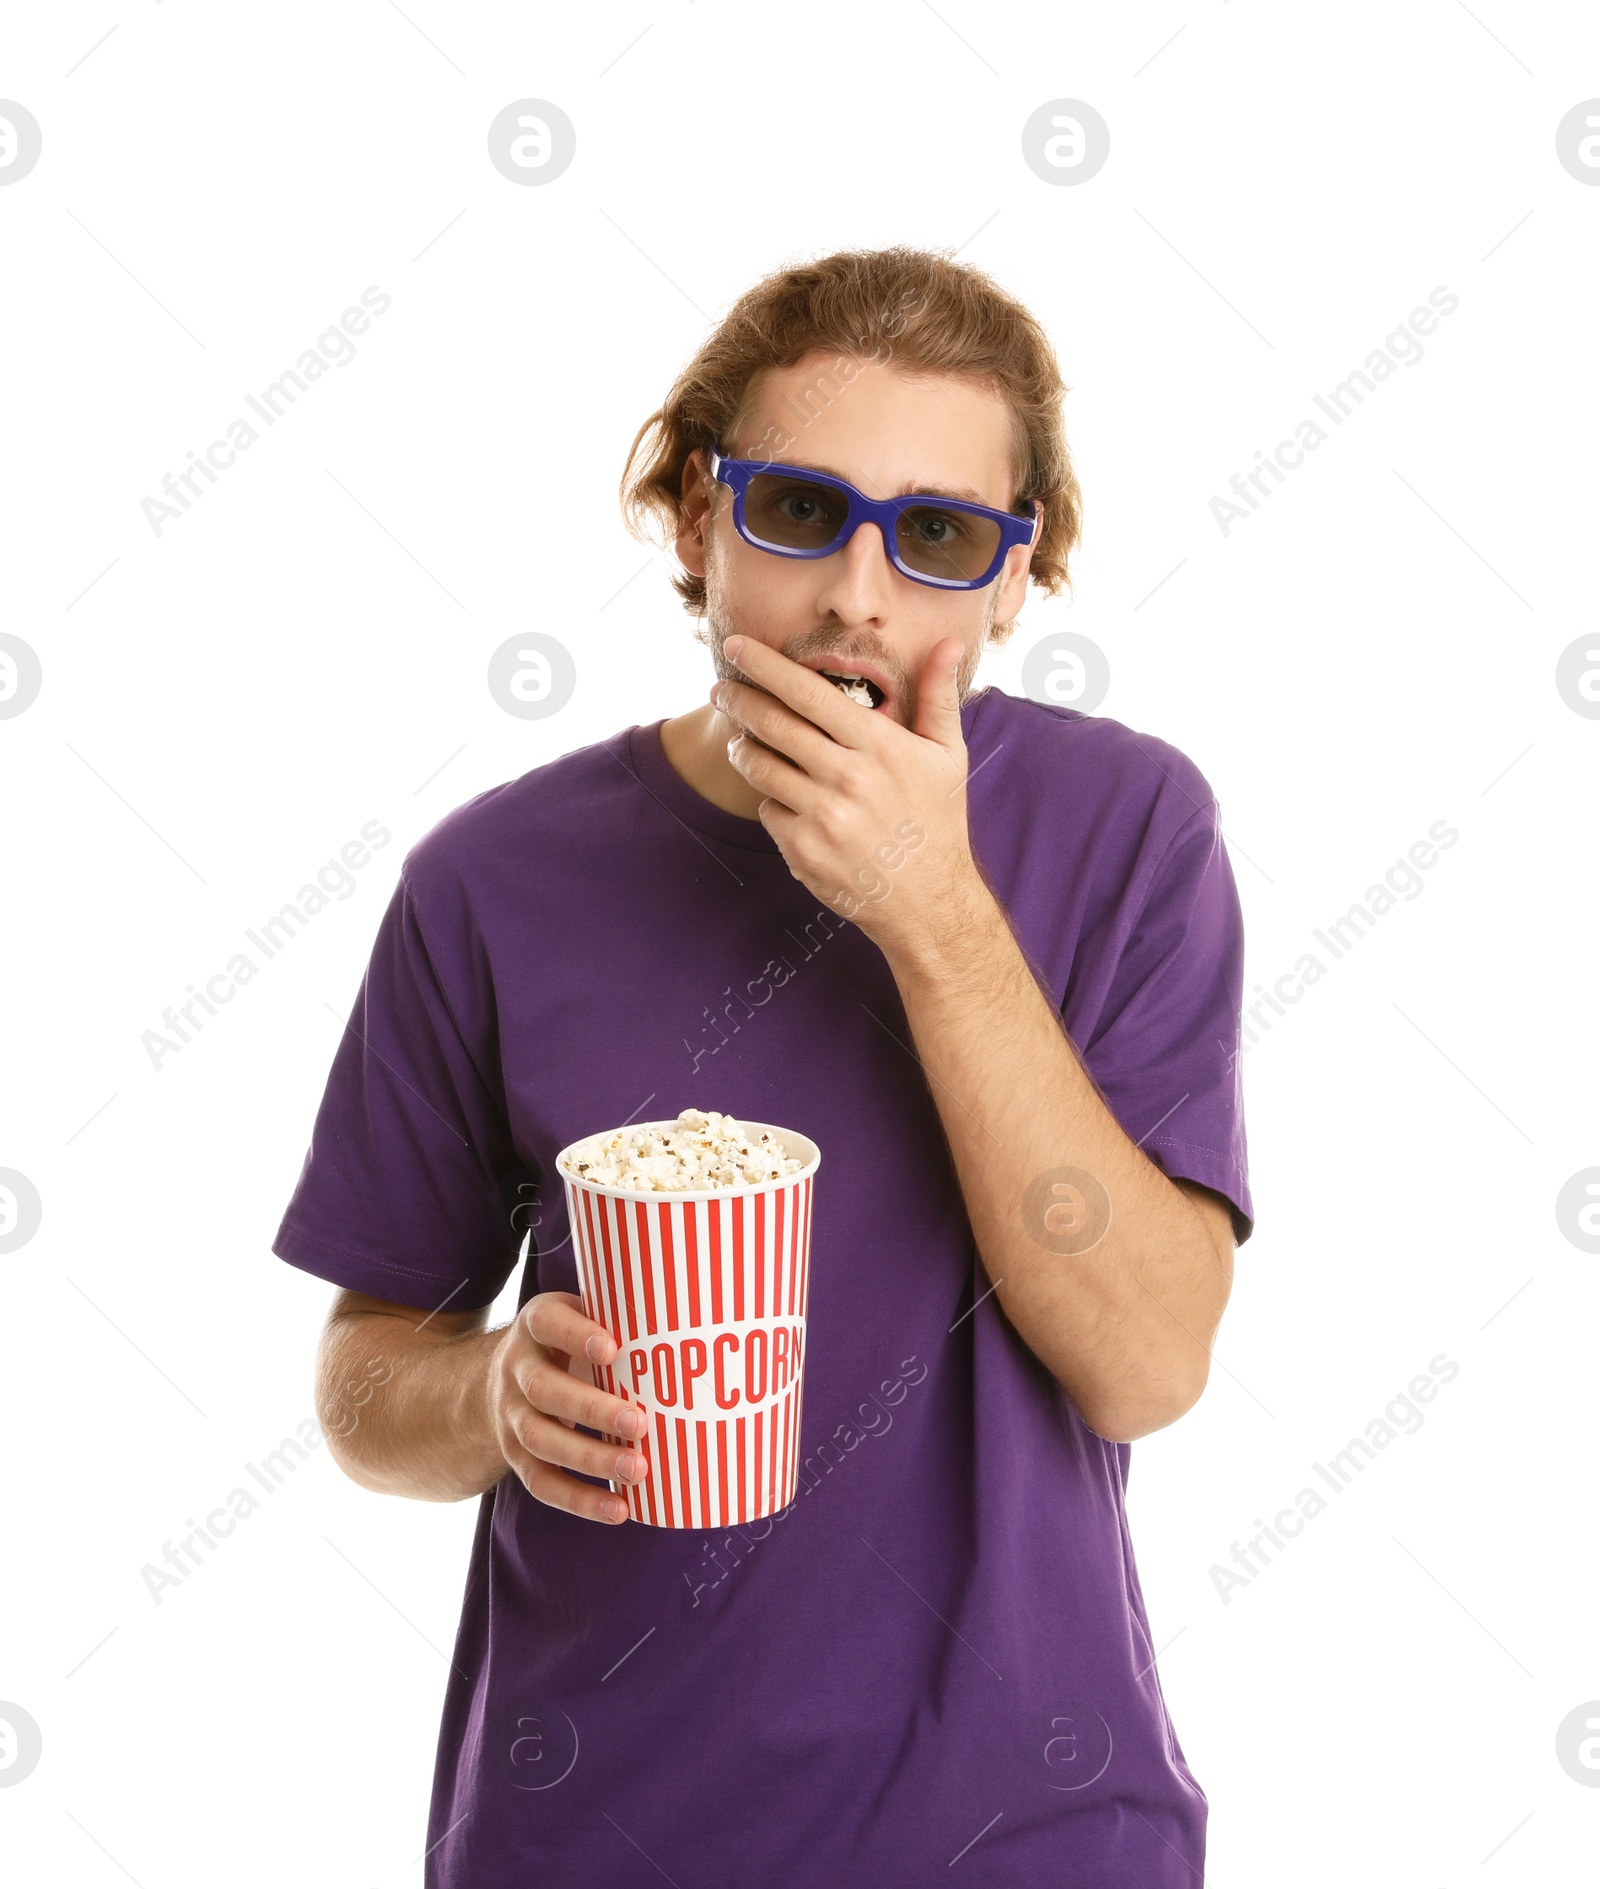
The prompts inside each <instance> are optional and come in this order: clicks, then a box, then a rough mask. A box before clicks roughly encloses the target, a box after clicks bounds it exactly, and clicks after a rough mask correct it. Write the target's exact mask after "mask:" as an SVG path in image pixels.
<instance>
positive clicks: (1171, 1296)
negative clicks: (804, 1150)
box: [712, 636, 1233, 1443]
mask: <svg viewBox="0 0 1600 1889" xmlns="http://www.w3.org/2000/svg"><path fill="white" fill-rule="evenodd" d="M723 651H724V653H725V654H726V656H727V657H728V658H729V660H730V661H734V662H738V663H740V664H742V665H744V666H745V668H746V670H747V672H748V673H749V675H750V676H751V678H752V682H753V685H754V686H752V683H739V682H718V683H717V684H716V685H715V687H714V688H713V690H712V700H713V702H714V703H715V704H716V706H717V707H718V708H719V709H720V711H721V712H722V714H723V715H724V716H726V717H727V718H728V720H729V721H730V722H731V723H733V724H734V725H735V726H737V727H739V728H741V729H742V730H744V731H745V732H744V733H741V734H739V735H737V736H736V737H735V738H734V739H733V740H732V741H730V742H729V744H728V759H729V761H730V762H731V763H732V765H733V766H734V767H735V768H736V769H737V770H738V772H739V773H741V774H742V775H743V776H744V778H745V779H746V780H747V781H748V782H749V783H750V785H751V787H752V788H754V789H755V790H756V791H757V792H759V793H762V794H764V795H766V796H767V798H765V799H764V800H762V802H761V803H760V806H759V808H758V810H757V811H758V814H759V817H760V819H761V821H762V823H763V825H765V826H766V828H767V831H768V832H769V833H771V834H772V836H773V838H774V839H775V840H776V842H777V844H778V847H779V850H780V851H781V852H782V853H783V856H784V858H785V860H786V861H787V862H788V866H789V870H790V871H791V872H792V873H793V874H794V876H795V877H796V878H797V879H799V880H800V881H801V883H802V884H803V885H805V886H806V887H807V888H808V889H809V890H810V891H811V892H813V893H814V894H815V895H816V896H817V897H818V898H819V899H822V900H823V901H824V902H825V903H826V904H828V905H829V906H830V907H831V908H832V909H833V910H835V911H841V912H842V913H843V915H844V916H845V917H847V918H850V919H853V920H854V922H855V923H856V924H857V925H858V926H859V927H860V928H861V930H863V931H864V932H865V933H866V934H867V936H868V937H869V938H871V939H872V940H873V941H874V943H876V944H877V946H878V948H879V949H880V950H881V951H882V952H883V955H884V958H885V959H886V961H887V962H888V964H889V967H890V969H891V970H892V971H893V973H894V977H895V981H896V983H897V984H898V985H899V987H900V995H901V999H902V1001H903V1002H904V1005H905V1011H906V1017H907V1019H908V1021H909V1022H910V1025H911V1034H912V1037H913V1039H914V1040H915V1045H916V1049H915V1052H914V1053H916V1054H917V1055H918V1056H919V1057H920V1060H921V1062H922V1066H923V1069H924V1070H925V1071H926V1073H927V1077H928V1081H929V1084H930V1086H931V1088H932V1091H933V1096H934V1100H935V1102H936V1103H937V1105H938V1109H939V1114H940V1117H941V1119H942V1120H943V1122H944V1128H945V1134H946V1136H947V1138H948V1140H949V1143H950V1150H951V1154H952V1155H953V1157H954V1159H955V1165H956V1173H957V1177H958V1179H959V1181H960V1183H961V1191H962V1195H963V1197H964V1198H965V1201H966V1206H967V1215H968V1218H969V1219H970V1220H971V1222H972V1229H973V1232H974V1234H975V1235H976V1236H977V1242H978V1250H979V1252H980V1253H981V1254H982V1255H983V1262H984V1265H985V1266H986V1267H987V1269H988V1272H989V1275H990V1277H991V1278H992V1279H993V1281H994V1291H995V1294H996V1296H997V1297H998V1298H999V1300H1000V1303H1001V1304H1002V1306H1003V1307H1004V1308H1005V1311H1006V1314H1007V1316H1008V1317H1009V1318H1010V1320H1011V1322H1012V1324H1013V1325H1015V1327H1016V1329H1017V1330H1018V1332H1019V1333H1020V1334H1021V1335H1022V1338H1023V1340H1024V1342H1025V1343H1026V1344H1027V1345H1028V1346H1029V1347H1030V1348H1031V1349H1032V1350H1033V1351H1034V1353H1035V1354H1036V1355H1037V1356H1038V1357H1039V1358H1040V1359H1041V1360H1042V1361H1043V1362H1044V1363H1045V1365H1047V1366H1048V1368H1049V1369H1050V1371H1051V1372H1052V1373H1053V1375H1054V1376H1055V1378H1056V1380H1057V1382H1058V1383H1060V1384H1061V1386H1062V1387H1063V1389H1065V1391H1066V1392H1067V1394H1068V1395H1069V1396H1070V1397H1071V1398H1072V1401H1073V1402H1074V1403H1075V1404H1076V1405H1077V1407H1078V1410H1079V1413H1080V1414H1081V1415H1082V1417H1083V1419H1084V1421H1085V1422H1086V1423H1088V1424H1089V1425H1090V1427H1091V1428H1093V1429H1094V1430H1096V1431H1097V1432H1098V1433H1099V1434H1100V1435H1101V1436H1103V1437H1107V1438H1109V1439H1110V1440H1111V1441H1113V1442H1119V1443H1126V1442H1131V1441H1132V1440H1133V1439H1134V1438H1135V1437H1138V1436H1144V1435H1145V1434H1146V1433H1147V1432H1148V1431H1151V1430H1159V1429H1161V1428H1162V1426H1163V1425H1165V1424H1169V1423H1172V1422H1174V1421H1176V1419H1177V1418H1179V1417H1181V1416H1182V1415H1183V1413H1184V1411H1186V1410H1187V1409H1189V1407H1190V1406H1191V1405H1192V1404H1193V1403H1194V1402H1195V1401H1196V1399H1197V1398H1198V1397H1199V1395H1200V1393H1201V1391H1202V1390H1204V1388H1205V1383H1206V1374H1207V1370H1208V1368H1209V1363H1210V1357H1211V1341H1212V1339H1213V1338H1214V1337H1215V1336H1216V1331H1217V1326H1218V1324H1219V1322H1220V1321H1221V1318H1222V1311H1223V1307H1224V1306H1225V1305H1226V1304H1227V1299H1228V1291H1229V1287H1230V1285H1231V1284H1232V1278H1233V1229H1232V1223H1231V1220H1230V1218H1229V1216H1228V1213H1227V1210H1226V1207H1225V1205H1224V1203H1222V1202H1221V1201H1220V1200H1218V1199H1215V1198H1213V1197H1211V1196H1210V1195H1209V1194H1208V1193H1206V1192H1205V1191H1197V1190H1193V1189H1183V1188H1180V1187H1178V1186H1177V1185H1175V1184H1174V1183H1173V1182H1172V1181H1170V1180H1168V1179H1167V1177H1166V1176H1165V1175H1164V1174H1163V1173H1162V1172H1161V1170H1160V1169H1159V1168H1158V1167H1156V1165H1155V1163H1154V1162H1152V1161H1150V1160H1149V1159H1148V1158H1147V1157H1146V1156H1145V1155H1144V1154H1142V1153H1141V1152H1140V1151H1139V1149H1138V1148H1137V1147H1136V1146H1135V1145H1134V1144H1133V1142H1132V1141H1130V1140H1129V1138H1128V1137H1127V1135H1125V1134H1124V1133H1123V1132H1122V1128H1121V1126H1120V1125H1119V1123H1118V1122H1117V1121H1116V1119H1115V1117H1114V1116H1113V1115H1112V1114H1111V1111H1110V1110H1109V1109H1108V1108H1107V1107H1106V1105H1105V1103H1104V1102H1102V1101H1101V1099H1100V1096H1099V1093H1098V1091H1097V1090H1096V1089H1095V1086H1094V1084H1093V1083H1092V1082H1091V1081H1090V1079H1089V1077H1088V1075H1087V1074H1086V1073H1085V1071H1084V1069H1083V1067H1082V1065H1081V1064H1080V1063H1079V1061H1078V1057H1077V1053H1076V1051H1075V1050H1074V1049H1073V1047H1072V1044H1071V1043H1070V1041H1069V1040H1068V1038H1067V1036H1066V1033H1065V1031H1064V1030H1063V1028H1062V1025H1061V1020H1060V1018H1059V1017H1058V1016H1057V1015H1056V1013H1055V1010H1054V1008H1053V1006H1052V1004H1051V1003H1050V1001H1049V1000H1048V999H1047V998H1046V996H1045V995H1044V993H1043V991H1042V990H1041V989H1040V988H1039V983H1038V980H1037V979H1036V978H1035V977H1034V975H1033V972H1032V970H1031V969H1030V968H1029V966H1028V964H1027V961H1026V960H1025V959H1024V957H1023V955H1022V952H1021V949H1020V948H1019V946H1018V944H1017V941H1016V939H1015V937H1014V936H1013V935H1012V931H1011V924H1010V921H1009V919H1008V918H1007V917H1006V915H1005V912H1004V910H1003V909H1002V907H1001V905H1000V903H999V901H998V900H997V899H996V898H995V896H994V893H993V891H992V890H991V889H990V887H989V885H988V882H987V881H986V880H985V879H984V877H983V875H982V873H981V872H980V871H979V869H978V865H977V862H976V860H975V859H974V857H973V853H972V846H971V839H970V835H969V833H968V831H967V809H966V796H965V793H964V792H962V791H961V790H962V789H963V788H964V786H965V783H966V778H967V773H968V764H967V751H966V741H965V738H964V736H963V734H962V730H961V702H960V695H959V683H958V678H959V673H960V665H961V659H962V654H963V648H962V642H961V639H960V638H959V637H955V636H948V637H944V638H942V639H941V640H940V641H939V642H937V643H935V644H934V646H933V648H932V649H931V650H930V651H929V652H928V655H927V658H926V660H925V661H924V663H923V666H922V674H921V676H920V678H919V680H918V685H917V714H916V725H915V727H914V728H911V729H906V728H904V727H902V726H901V725H900V724H899V723H898V722H896V721H893V720H891V719H889V718H887V717H885V716H884V715H881V714H879V713H877V712H875V711H874V710H872V709H868V708H864V707H862V706H861V705H860V704H858V703H854V702H848V701H846V700H845V699H844V698H843V697H842V696H841V695H840V694H839V692H838V690H837V689H835V688H834V687H833V685H832V684H831V683H828V682H824V681H823V680H822V679H821V678H820V677H818V676H816V675H814V674H813V673H812V672H811V670H809V669H807V668H805V667H803V666H802V665H801V664H799V663H796V662H791V661H790V660H789V658H788V657H786V656H784V655H782V654H781V653H780V652H779V651H777V650H774V649H768V648H766V647H765V645H763V644H762V643H760V642H758V641H757V640H756V639H755V638H754V637H739V636H730V637H728V638H727V639H726V641H725V642H724V644H723ZM958 793H959V794H960V798H957V795H958ZM908 815H909V816H910V817H909V818H907V816H908ZM897 823H898V824H897ZM891 834H892V835H893V836H894V841H895V842H898V843H891V841H890V838H889V836H890V835H891ZM886 855H887V857H886ZM873 861H877V862H879V863H880V864H882V865H883V867H884V869H885V870H884V872H883V873H878V872H877V871H876V870H875V868H874V867H873V865H872V864H871V862H873ZM891 861H892V862H893V863H891ZM869 881H870V882H871V885H870V889H868V890H866V891H865V892H864V893H863V892H861V890H860V888H861V887H862V886H863V885H867V884H868V882H869ZM880 1021H881V1019H880ZM904 1047H906V1048H908V1049H909V1048H910V1047H911V1045H909V1044H907V1045H905V1046H904ZM1182 1099H1183V1098H1182V1097H1175V1098H1174V1102H1175V1103H1176V1102H1178V1101H1181V1100H1182ZM1059 1168H1076V1169H1079V1170H1080V1171H1083V1172H1086V1173H1088V1174H1089V1175H1091V1176H1093V1178H1094V1180H1095V1182H1097V1183H1098V1185H1099V1187H1100V1188H1102V1189H1104V1192H1105V1195H1106V1196H1107V1197H1108V1202H1109V1209H1110V1214H1109V1225H1108V1226H1107V1227H1106V1228H1105V1229H1104V1232H1103V1237H1101V1238H1099V1239H1098V1240H1097V1241H1095V1242H1094V1243H1092V1244H1086V1245H1085V1247H1084V1250H1082V1251H1078V1252H1062V1251H1054V1252H1053V1251H1051V1250H1050V1248H1049V1246H1048V1245H1046V1244H1044V1243H1043V1240H1044V1238H1045V1237H1046V1236H1048V1237H1049V1238H1051V1239H1052V1240H1054V1242H1055V1244H1057V1245H1058V1246H1059V1245H1060V1241H1059V1240H1056V1239H1055V1228H1056V1226H1057V1224H1058V1223H1059V1221H1060V1219H1061V1213H1060V1209H1061V1207H1062V1206H1064V1205H1066V1204H1068V1203H1067V1200H1066V1198H1064V1197H1059V1198H1057V1199H1056V1200H1055V1201H1054V1202H1053V1203H1049V1193H1048V1190H1049V1187H1050V1184H1051V1173H1050V1171H1051V1170H1052V1169H1059ZM1047 1203H1049V1204H1050V1205H1053V1207H1054V1213H1053V1215H1052V1217H1051V1218H1047V1217H1046V1213H1047V1210H1048V1209H1047ZM1103 1217H1104V1215H1103V1214H1102V1218H1103ZM1030 1228H1031V1230H1030ZM1090 1231H1091V1232H1093V1231H1095V1229H1094V1228H1092V1227H1091V1229H1090ZM1036 1235H1037V1236H1038V1237H1036Z"/></svg>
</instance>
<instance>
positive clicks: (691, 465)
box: [673, 446, 717, 577]
mask: <svg viewBox="0 0 1600 1889" xmlns="http://www.w3.org/2000/svg"><path fill="white" fill-rule="evenodd" d="M716 490H717V488H716V483H715V481H714V480H713V479H712V477H711V468H710V467H709V466H708V465H707V463H706V456H705V454H704V453H703V452H702V451H701V450H700V448H699V447H698V446H697V447H696V448H695V449H694V451H693V452H692V453H690V455H689V457H688V458H687V459H686V460H685V461H684V466H683V483H682V486H681V488H680V492H681V497H682V504H681V506H680V510H679V524H678V536H677V538H676V540H675V541H674V544H673V549H674V550H675V551H676V552H677V554H678V562H679V563H680V564H681V565H682V566H683V568H684V569H685V570H686V571H687V572H688V573H689V575H690V576H691V577H704V576H705V574H706V533H707V531H708V530H709V529H710V527H711V509H712V501H713V499H714V498H715V496H716Z"/></svg>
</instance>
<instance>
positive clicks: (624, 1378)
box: [556, 1116, 822, 1528]
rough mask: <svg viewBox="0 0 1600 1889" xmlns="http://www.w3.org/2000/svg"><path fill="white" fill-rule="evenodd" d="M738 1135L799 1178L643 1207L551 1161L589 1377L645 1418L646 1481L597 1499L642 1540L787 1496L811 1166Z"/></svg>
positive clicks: (807, 1149) (803, 1153) (772, 1510)
mask: <svg viewBox="0 0 1600 1889" xmlns="http://www.w3.org/2000/svg"><path fill="white" fill-rule="evenodd" d="M738 1119H739V1121H740V1124H741V1126H742V1127H743V1128H744V1129H745V1131H746V1133H747V1134H750V1135H759V1134H761V1133H762V1131H763V1130H767V1131H768V1132H770V1133H771V1134H772V1135H773V1137H774V1138H775V1139H776V1140H777V1141H778V1142H779V1143H780V1145H781V1146H782V1147H783V1149H784V1152H785V1153H786V1154H789V1155H792V1156H795V1157H796V1158H798V1159H799V1160H800V1161H802V1162H804V1163H805V1165H804V1166H803V1167H802V1168H801V1169H800V1170H799V1172H797V1173H794V1174H789V1175H786V1176H785V1177H784V1178H783V1179H782V1180H776V1181H763V1182H761V1183H759V1184H758V1185H756V1186H754V1187H721V1188H710V1189H705V1190H701V1191H693V1190H687V1191H685V1192H682V1193H677V1192H667V1193H649V1194H646V1193H641V1192H639V1191H637V1190H635V1189H630V1188H624V1187H601V1186H596V1185H595V1184H594V1183H593V1182H590V1181H584V1180H574V1179H573V1178H572V1176H571V1175H569V1174H568V1173H567V1171H566V1155H567V1152H568V1150H567V1149H565V1148H563V1149H562V1151H561V1153H560V1154H559V1155H558V1156H557V1157H556V1171H557V1172H558V1173H559V1174H560V1175H561V1178H562V1183H563V1185H564V1186H565V1188H566V1191H567V1214H568V1218H569V1222H570V1224H571V1227H572V1245H573V1250H574V1252H575V1253H576V1254H577V1259H578V1291H579V1295H580V1297H581V1298H582V1300H583V1309H584V1312H585V1314H586V1315H587V1316H588V1317H590V1318H592V1319H594V1320H595V1322H596V1323H597V1324H600V1325H604V1326H605V1328H606V1330H607V1331H609V1332H610V1333H611V1335H612V1337H613V1338H615V1339H616V1341H617V1345H618V1350H617V1355H616V1356H615V1357H614V1358H613V1359H612V1361H611V1362H610V1364H608V1365H594V1364H590V1365H588V1366H587V1368H588V1371H589V1375H590V1377H591V1379H592V1380H593V1381H594V1382H595V1383H596V1384H598V1385H600V1386H601V1388H603V1389H605V1390H608V1391H610V1392H611V1393H612V1394H613V1395H614V1396H617V1397H623V1398H626V1399H627V1400H628V1402H630V1403H633V1404H636V1405H637V1406H638V1407H639V1408H640V1409H641V1410H643V1411H645V1412H646V1413H647V1414H648V1415H649V1418H650V1427H649V1428H648V1429H647V1430H646V1432H645V1434H644V1436H643V1437H642V1438H641V1439H640V1440H639V1442H638V1444H637V1446H636V1447H637V1448H639V1449H640V1450H641V1451H642V1452H643V1453H644V1454H645V1455H646V1456H648V1457H649V1459H650V1473H649V1475H647V1476H646V1477H645V1479H644V1481H643V1483H642V1484H634V1483H621V1482H618V1481H616V1480H615V1479H613V1480H612V1482H611V1487H612V1489H613V1490H614V1491H615V1492H616V1493H617V1494H618V1495H620V1496H622V1497H623V1498H624V1499H625V1500H626V1502H627V1504H628V1509H629V1513H630V1514H631V1515H632V1517H633V1519H634V1520H635V1521H638V1522H648V1523H650V1524H651V1525H652V1526H653V1527H656V1528H725V1527H728V1526H730V1525H731V1524H733V1523H735V1522H752V1521H756V1520H758V1519H759V1518H760V1517H761V1516H763V1515H773V1514H776V1513H777V1511H778V1510H779V1509H783V1508H787V1507H788V1505H789V1504H790V1503H791V1502H792V1501H793V1500H794V1497H795V1491H796V1488H797V1486H798V1483H799V1474H800V1415H801V1400H802V1395H803V1392H804V1385H805V1358H806V1296H807V1282H808V1275H809V1262H810V1257H811V1187H812V1181H813V1179H814V1177H815V1175H816V1171H817V1167H818V1165H819V1164H820V1162H821V1159H822V1154H821V1150H820V1149H819V1148H818V1147H817V1144H816V1143H815V1142H814V1141H811V1140H808V1139H807V1137H806V1136H804V1135H800V1134H796V1133H795V1132H794V1131H793V1130H792V1129H786V1128H778V1127H775V1126H773V1125H772V1124H771V1123H768V1122H751V1121H746V1120H745V1119H744V1117H743V1116H740V1117H739V1118H738ZM632 1125H633V1124H630V1126H632ZM638 1125H639V1126H644V1127H652V1128H661V1129H674V1128H676V1127H677V1126H678V1124H677V1122H676V1121H670V1122H650V1123H644V1124H638ZM573 1145H574V1146H575V1145H576V1144H575V1143H574V1144H573ZM607 1440H608V1441H611V1442H617V1443H618V1445H619V1447H623V1445H622V1444H621V1441H620V1439H617V1438H608V1439H607Z"/></svg>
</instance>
